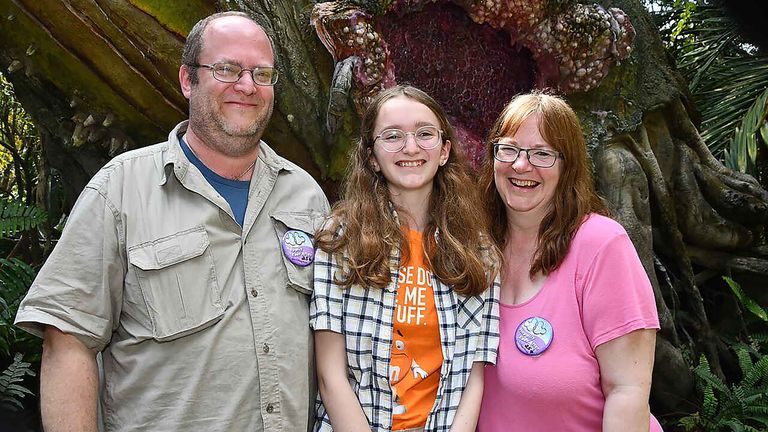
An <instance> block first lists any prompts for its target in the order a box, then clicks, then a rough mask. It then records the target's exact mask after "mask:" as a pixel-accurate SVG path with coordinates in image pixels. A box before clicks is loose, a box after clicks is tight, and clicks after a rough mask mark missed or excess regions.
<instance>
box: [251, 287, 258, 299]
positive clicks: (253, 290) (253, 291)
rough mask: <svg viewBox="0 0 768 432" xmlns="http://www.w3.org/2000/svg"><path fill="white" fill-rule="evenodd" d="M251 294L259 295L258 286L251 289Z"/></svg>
mask: <svg viewBox="0 0 768 432" xmlns="http://www.w3.org/2000/svg"><path fill="white" fill-rule="evenodd" d="M251 295H252V296H253V297H258V296H259V292H258V291H257V290H256V288H252V289H251Z"/></svg>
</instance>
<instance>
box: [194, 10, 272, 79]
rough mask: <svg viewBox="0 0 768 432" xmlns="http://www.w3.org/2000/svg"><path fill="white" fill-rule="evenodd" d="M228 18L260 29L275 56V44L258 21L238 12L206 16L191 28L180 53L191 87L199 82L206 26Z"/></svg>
mask: <svg viewBox="0 0 768 432" xmlns="http://www.w3.org/2000/svg"><path fill="white" fill-rule="evenodd" d="M228 16H237V17H242V18H245V19H248V20H251V21H253V23H254V24H256V25H257V26H259V27H261V29H262V30H264V33H265V34H266V35H267V39H268V40H269V46H270V47H271V48H272V56H273V57H275V56H276V54H275V43H274V42H273V41H272V37H271V36H270V35H269V32H268V31H267V28H266V27H265V26H264V24H262V23H261V22H259V20H258V19H256V18H254V17H252V16H250V15H248V14H247V13H245V12H240V11H226V12H218V13H215V14H212V15H208V16H207V17H205V18H203V19H201V20H200V21H198V22H197V24H195V26H194V27H192V30H190V31H189V35H187V41H186V42H185V43H184V51H183V52H182V53H181V64H183V65H186V66H187V67H188V68H189V80H190V81H191V82H192V85H196V84H197V83H198V82H199V79H198V77H197V69H198V68H197V66H196V65H197V64H198V59H199V57H200V53H201V52H202V51H203V34H204V33H205V29H206V28H208V24H210V23H211V21H214V20H216V19H219V18H224V17H228ZM275 60H277V58H275Z"/></svg>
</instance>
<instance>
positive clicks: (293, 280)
mask: <svg viewBox="0 0 768 432" xmlns="http://www.w3.org/2000/svg"><path fill="white" fill-rule="evenodd" d="M270 217H271V218H272V224H273V226H274V228H275V234H276V235H277V239H278V241H279V243H280V256H281V258H282V263H283V268H284V269H285V272H286V276H287V279H288V285H289V286H290V287H291V288H293V289H295V290H296V291H298V292H300V293H302V294H307V295H311V294H312V276H313V275H312V271H313V270H312V269H313V266H312V262H313V261H314V258H315V244H314V237H313V233H314V232H315V228H316V225H318V224H319V223H322V220H320V219H319V216H316V215H314V214H312V213H307V212H275V213H272V214H270Z"/></svg>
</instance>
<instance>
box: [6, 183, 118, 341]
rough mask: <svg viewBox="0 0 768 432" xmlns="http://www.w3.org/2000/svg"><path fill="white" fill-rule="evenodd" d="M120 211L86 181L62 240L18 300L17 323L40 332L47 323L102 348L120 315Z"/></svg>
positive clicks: (32, 330)
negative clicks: (24, 294) (24, 295)
mask: <svg viewBox="0 0 768 432" xmlns="http://www.w3.org/2000/svg"><path fill="white" fill-rule="evenodd" d="M118 220H119V213H118V211H117V210H116V209H115V208H114V206H112V205H111V203H110V202H109V201H107V200H106V199H105V197H104V196H102V194H101V193H99V191H98V190H96V189H94V188H92V187H86V189H85V190H84V191H83V192H82V194H81V195H80V197H79V198H78V200H77V202H76V203H75V206H74V207H73V209H72V212H71V213H70V216H69V218H68V220H67V224H66V226H65V228H64V231H63V233H62V236H61V238H60V239H59V242H58V244H57V245H56V247H55V248H54V250H53V252H52V253H51V255H50V256H49V257H48V259H47V260H46V262H45V264H44V265H43V267H42V268H41V269H40V272H39V273H38V275H37V277H36V278H35V280H34V282H33V283H32V286H31V287H30V289H29V292H28V293H27V295H26V297H25V298H24V299H23V300H22V302H21V304H20V305H19V310H18V313H17V315H16V321H15V323H16V325H17V326H19V327H21V328H23V329H24V330H27V331H29V332H30V333H32V334H35V335H37V336H42V334H43V328H44V325H50V326H53V327H56V328H58V329H59V330H61V331H62V332H64V333H68V334H71V335H73V336H75V337H77V339H78V340H80V342H82V343H83V344H84V345H85V346H86V347H88V348H89V349H96V350H102V349H103V348H104V347H105V346H106V345H107V344H108V343H109V341H110V339H111V336H112V332H113V331H114V329H115V328H116V325H117V322H118V320H119V316H120V311H121V304H122V299H123V280H124V278H125V272H126V267H127V264H126V259H125V256H124V254H123V253H122V251H123V248H121V247H120V228H119V226H118Z"/></svg>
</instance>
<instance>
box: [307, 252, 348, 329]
mask: <svg viewBox="0 0 768 432" xmlns="http://www.w3.org/2000/svg"><path fill="white" fill-rule="evenodd" d="M338 269H339V266H338V265H337V263H336V262H335V258H334V257H333V256H332V255H331V254H329V253H328V252H326V251H324V250H322V249H320V248H318V249H317V250H316V251H315V266H314V278H313V291H312V300H311V301H310V303H309V325H310V327H312V329H314V330H330V331H333V332H336V333H342V309H343V293H342V290H341V287H339V285H338V284H337V283H336V282H335V278H334V273H335V272H336V271H337V270H338Z"/></svg>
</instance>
